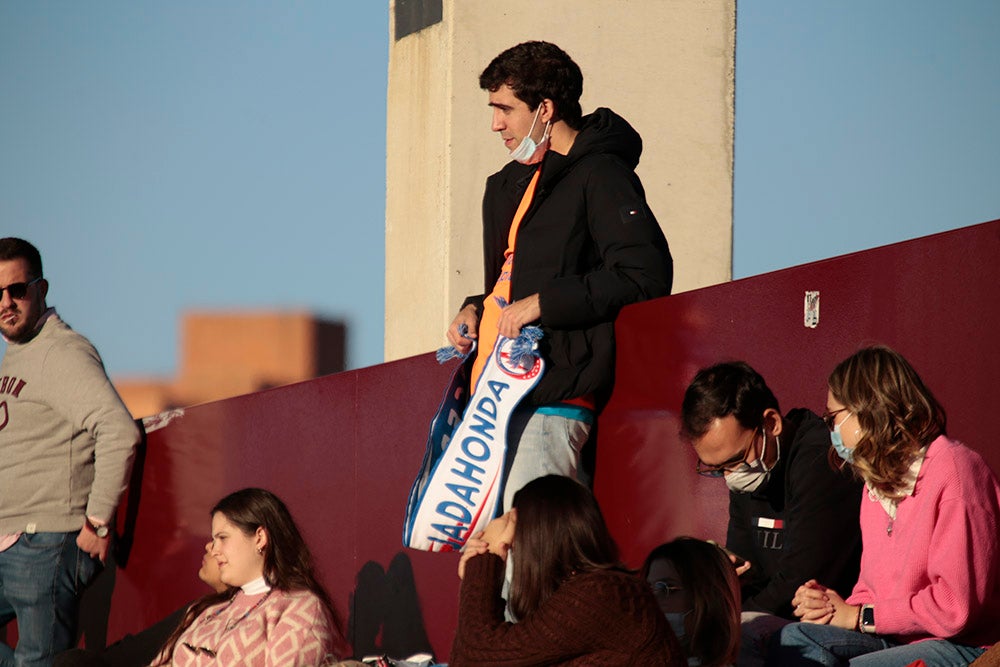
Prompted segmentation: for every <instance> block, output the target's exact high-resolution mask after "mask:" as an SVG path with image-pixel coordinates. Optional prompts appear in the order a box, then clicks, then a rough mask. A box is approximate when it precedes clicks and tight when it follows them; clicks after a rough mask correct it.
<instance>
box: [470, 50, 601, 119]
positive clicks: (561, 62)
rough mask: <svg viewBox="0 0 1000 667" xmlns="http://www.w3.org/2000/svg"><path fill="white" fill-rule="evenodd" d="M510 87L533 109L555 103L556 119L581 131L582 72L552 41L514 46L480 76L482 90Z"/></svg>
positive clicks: (499, 56)
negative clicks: (547, 100) (544, 101)
mask: <svg viewBox="0 0 1000 667" xmlns="http://www.w3.org/2000/svg"><path fill="white" fill-rule="evenodd" d="M504 84H507V85H508V86H510V87H511V89H512V90H513V91H514V95H515V96H516V97H517V98H518V99H519V100H521V101H522V102H524V103H525V104H527V105H528V106H529V107H530V108H531V109H532V110H534V109H537V108H538V105H539V104H541V103H542V100H544V99H550V100H552V101H553V102H554V103H555V107H556V112H555V113H556V115H555V119H556V120H562V121H565V122H566V124H567V125H569V126H570V127H572V128H573V129H574V130H578V129H580V119H581V117H582V112H581V110H580V96H581V95H583V73H582V72H581V71H580V66H579V65H577V64H576V63H575V62H573V59H572V58H570V57H569V55H567V53H566V52H565V51H563V50H562V49H560V48H559V47H558V46H556V45H555V44H550V43H549V42H524V43H522V44H518V45H517V46H512V47H510V48H509V49H507V50H506V51H504V52H503V53H501V54H500V55H498V56H497V57H496V58H494V59H493V61H492V62H490V64H489V65H487V66H486V69H484V70H483V73H482V74H480V75H479V87H480V88H482V89H483V90H488V91H490V92H495V91H496V90H498V89H499V88H500V86H502V85H504Z"/></svg>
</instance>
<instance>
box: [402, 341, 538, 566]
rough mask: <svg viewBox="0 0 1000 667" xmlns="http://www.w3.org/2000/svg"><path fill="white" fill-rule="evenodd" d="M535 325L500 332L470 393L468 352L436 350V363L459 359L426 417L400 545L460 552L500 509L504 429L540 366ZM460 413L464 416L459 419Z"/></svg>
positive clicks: (504, 445) (530, 387)
mask: <svg viewBox="0 0 1000 667" xmlns="http://www.w3.org/2000/svg"><path fill="white" fill-rule="evenodd" d="M541 337H542V331H541V329H539V328H538V327H524V328H523V329H522V330H521V334H520V335H519V336H518V337H517V338H505V337H503V336H499V337H498V338H497V342H496V345H495V346H494V348H493V353H492V354H491V355H490V359H489V362H488V363H487V364H486V367H485V368H484V369H483V373H482V375H481V376H480V377H479V381H478V382H477V383H476V387H475V391H474V392H473V393H472V396H471V397H470V396H469V392H468V389H467V387H468V382H469V373H470V370H471V367H472V358H473V355H472V353H473V352H474V351H475V346H473V348H472V350H470V352H469V353H468V355H462V354H460V353H458V352H457V351H456V350H455V349H454V348H442V349H441V350H439V351H438V361H439V362H441V363H444V362H445V361H447V360H448V359H451V358H455V357H458V358H461V359H463V361H462V363H461V364H460V365H459V366H458V367H457V368H456V369H455V372H454V373H452V376H451V381H450V382H449V383H448V387H447V389H446V390H445V394H444V398H443V400H442V401H441V405H440V406H439V407H438V410H437V412H436V413H435V415H434V418H433V419H432V420H431V426H430V431H429V434H428V438H427V450H426V452H425V453H424V459H423V463H422V464H421V466H420V472H419V473H418V474H417V479H416V481H414V483H413V488H411V489H410V497H409V500H408V502H407V505H406V518H405V520H404V522H403V545H404V546H407V547H411V548H413V549H421V550H424V551H459V550H461V549H462V547H464V546H465V542H466V540H468V539H469V537H470V536H471V535H475V534H476V533H477V532H479V531H480V530H482V529H483V528H485V527H486V524H487V523H489V522H490V520H492V519H493V518H494V517H495V516H496V514H497V510H498V508H499V507H500V499H501V495H500V494H501V492H502V490H503V472H504V463H505V460H506V454H507V427H508V425H509V423H510V417H511V414H513V412H514V408H516V407H517V405H518V403H520V402H521V399H523V398H524V396H525V395H526V394H527V393H528V392H529V391H531V389H532V388H533V387H534V386H535V385H536V384H537V383H538V380H539V379H540V378H541V376H542V373H543V371H544V368H545V363H544V362H543V361H542V358H541V356H540V355H539V353H538V340H539V339H540V338H541ZM459 415H463V416H462V418H461V420H459Z"/></svg>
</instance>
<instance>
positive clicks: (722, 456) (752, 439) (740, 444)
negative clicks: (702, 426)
mask: <svg viewBox="0 0 1000 667" xmlns="http://www.w3.org/2000/svg"><path fill="white" fill-rule="evenodd" d="M765 437H768V436H767V434H766V433H765V431H764V429H762V428H758V429H749V428H744V427H743V425H742V424H740V423H739V422H738V421H737V420H736V417H734V416H733V415H727V416H725V417H717V418H716V419H714V420H712V422H711V424H709V426H708V430H707V431H706V432H705V435H703V436H701V437H700V438H696V439H694V440H693V441H692V442H691V444H692V445H693V446H694V451H695V454H697V456H698V459H699V460H700V461H701V464H702V466H701V467H709V468H712V467H717V466H719V467H721V468H722V472H723V474H728V472H730V471H731V470H734V469H738V468H739V467H740V465H741V463H753V462H754V461H756V460H757V457H758V456H760V452H761V450H762V448H763V446H764V438H765ZM772 444H773V443H772ZM774 458H776V448H774V447H768V456H767V457H766V458H765V461H764V462H765V463H766V464H767V465H769V466H770V465H772V464H773V463H774V461H773V459H774ZM766 459H772V460H770V461H769V460H766Z"/></svg>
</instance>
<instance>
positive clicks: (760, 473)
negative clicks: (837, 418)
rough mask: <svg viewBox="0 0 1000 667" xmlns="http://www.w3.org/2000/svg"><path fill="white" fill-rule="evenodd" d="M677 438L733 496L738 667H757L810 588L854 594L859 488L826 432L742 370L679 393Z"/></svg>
mask: <svg viewBox="0 0 1000 667" xmlns="http://www.w3.org/2000/svg"><path fill="white" fill-rule="evenodd" d="M681 423H682V427H681V435H682V437H683V438H684V439H685V440H687V441H689V442H690V443H691V444H692V445H693V446H694V449H695V452H696V453H697V455H698V472H700V473H701V474H702V475H705V476H707V477H716V478H721V479H725V482H726V486H727V487H729V528H728V531H727V535H726V546H727V547H728V548H729V549H730V551H732V552H734V553H735V554H737V555H738V556H739V557H741V558H743V559H746V563H743V562H741V563H738V565H739V567H738V568H737V572H738V573H739V574H740V583H741V584H742V598H743V633H742V640H741V642H740V660H739V664H740V665H741V666H743V665H757V664H762V663H763V657H764V655H763V654H764V652H765V651H766V647H767V641H768V638H769V636H770V634H771V633H772V632H773V631H774V630H776V629H777V628H779V627H780V626H781V625H783V624H784V623H787V622H788V621H789V620H795V617H794V616H793V614H792V606H791V602H792V597H793V596H794V595H795V591H796V589H798V587H799V586H801V585H802V584H803V583H805V582H806V581H807V580H809V579H817V580H819V581H824V582H826V581H830V582H835V583H831V584H830V586H831V587H835V588H836V590H847V591H849V590H851V588H852V587H853V586H854V582H856V581H857V580H858V569H859V565H860V559H861V527H860V523H859V521H858V511H859V506H860V499H861V483H860V482H859V481H858V480H857V479H854V478H853V476H852V475H851V473H850V471H849V470H838V469H835V468H834V467H833V466H832V465H831V464H830V461H829V456H828V455H829V452H830V444H831V443H830V431H829V429H828V428H827V426H826V425H825V424H824V423H823V420H822V419H820V417H818V416H817V415H815V414H814V413H812V412H810V411H809V410H806V409H803V408H796V409H794V410H791V411H790V412H788V413H787V414H785V415H784V416H782V414H781V412H780V409H779V407H778V399H777V398H775V396H774V393H773V392H772V391H771V389H770V388H769V387H768V386H767V383H766V382H765V381H764V378H763V377H761V375H760V374H759V373H757V371H755V370H754V369H753V368H751V367H750V366H749V365H748V364H746V363H744V362H741V361H734V362H725V363H720V364H716V365H714V366H711V367H709V368H704V369H702V370H700V371H698V374H697V375H695V377H694V380H692V382H691V384H690V385H688V388H687V391H685V393H684V403H683V404H682V406H681Z"/></svg>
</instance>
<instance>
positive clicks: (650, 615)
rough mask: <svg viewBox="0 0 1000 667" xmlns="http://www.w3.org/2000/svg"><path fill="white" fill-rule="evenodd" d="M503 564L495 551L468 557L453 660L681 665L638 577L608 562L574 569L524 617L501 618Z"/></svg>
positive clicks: (507, 664) (460, 665)
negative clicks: (603, 565)
mask: <svg viewBox="0 0 1000 667" xmlns="http://www.w3.org/2000/svg"><path fill="white" fill-rule="evenodd" d="M503 572H504V562H503V560H502V559H501V558H500V557H498V556H496V555H494V554H483V555H481V556H476V557H474V558H472V559H470V560H469V561H468V562H467V563H466V567H465V579H464V580H463V581H462V591H461V603H460V606H459V612H458V630H457V632H456V635H455V643H454V644H453V646H452V648H451V660H450V662H449V664H450V665H451V667H467V666H472V665H475V666H476V667H488V666H490V665H500V666H503V667H516V666H518V665H522V666H527V665H574V666H584V665H601V666H602V667H615V666H616V665H621V666H623V667H624V666H625V665H628V666H629V667H633V666H635V665H643V666H645V667H659V666H665V667H683V666H684V665H685V661H684V659H683V657H681V656H682V655H683V653H682V651H681V649H680V646H679V645H678V644H677V639H676V638H675V637H674V636H673V633H671V631H670V627H669V625H668V624H667V622H666V619H665V618H664V616H663V614H662V613H661V612H660V609H659V607H657V605H656V600H655V599H653V595H652V593H651V592H650V590H649V587H648V586H647V585H646V582H644V581H642V580H640V579H639V577H637V576H635V575H633V574H629V573H626V572H617V571H609V570H601V571H597V572H588V573H584V574H577V575H574V576H573V577H571V578H570V579H568V580H567V581H566V582H565V583H563V585H562V586H560V587H559V589H558V590H557V591H556V592H555V593H554V594H553V595H552V597H550V598H549V599H548V600H546V601H545V602H544V603H543V604H542V606H541V607H540V608H539V609H538V610H537V611H535V612H534V613H533V614H531V615H530V616H529V617H528V618H526V619H524V620H523V621H521V622H520V623H506V622H504V620H503V618H504V613H503V610H504V601H503V598H501V597H500V589H501V585H502V580H503Z"/></svg>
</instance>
